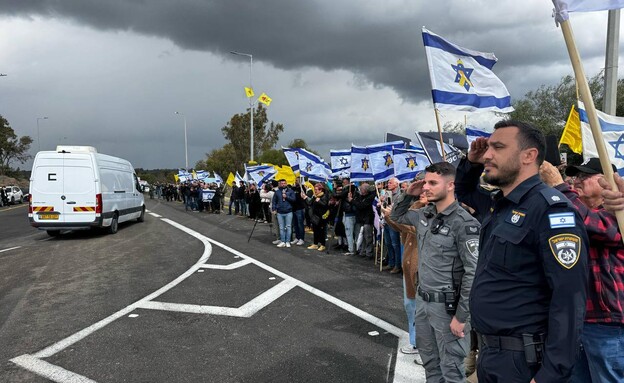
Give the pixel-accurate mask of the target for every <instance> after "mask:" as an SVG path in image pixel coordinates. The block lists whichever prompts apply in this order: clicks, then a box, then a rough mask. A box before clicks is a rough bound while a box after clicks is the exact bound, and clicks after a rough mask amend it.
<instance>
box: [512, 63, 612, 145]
mask: <svg viewBox="0 0 624 383" xmlns="http://www.w3.org/2000/svg"><path fill="white" fill-rule="evenodd" d="M603 79H604V76H603V73H602V72H601V73H598V74H597V75H595V76H594V77H592V78H591V79H590V80H589V88H590V90H591V92H592V97H593V99H594V103H595V104H596V108H598V109H601V108H602V93H603V82H604V81H603ZM618 88H619V86H618ZM576 100H577V97H576V81H575V79H574V77H573V76H570V75H568V76H565V77H563V78H562V79H561V81H560V82H559V84H557V85H551V86H546V85H541V86H540V87H539V88H538V89H537V90H532V91H529V92H528V93H527V94H525V95H524V97H523V98H522V99H520V100H518V101H516V102H514V103H513V106H514V109H515V110H514V111H513V112H511V114H510V118H512V119H514V120H520V121H526V122H529V123H532V124H533V125H535V126H536V127H538V128H539V129H541V130H542V132H544V134H545V135H550V134H553V135H556V136H557V137H560V136H561V133H562V132H563V127H564V126H565V123H566V121H567V119H568V114H569V113H570V108H571V107H572V105H576Z"/></svg>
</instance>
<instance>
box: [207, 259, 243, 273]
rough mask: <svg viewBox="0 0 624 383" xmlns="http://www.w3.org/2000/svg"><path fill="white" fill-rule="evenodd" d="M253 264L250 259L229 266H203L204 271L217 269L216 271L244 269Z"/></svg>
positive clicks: (208, 264)
mask: <svg viewBox="0 0 624 383" xmlns="http://www.w3.org/2000/svg"><path fill="white" fill-rule="evenodd" d="M250 263H251V262H250V261H249V260H248V259H243V260H242V261H238V262H234V263H230V264H229V265H214V264H210V263H206V264H205V265H201V267H203V268H204V269H215V270H234V269H238V268H239V267H243V266H245V265H248V264H250Z"/></svg>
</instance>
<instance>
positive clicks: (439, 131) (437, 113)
mask: <svg viewBox="0 0 624 383" xmlns="http://www.w3.org/2000/svg"><path fill="white" fill-rule="evenodd" d="M433 110H435V117H436V123H437V124H438V133H440V150H442V159H443V160H444V161H446V153H445V152H444V140H443V139H442V127H441V126H440V112H438V108H433Z"/></svg>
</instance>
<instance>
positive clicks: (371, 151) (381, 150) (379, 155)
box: [366, 141, 405, 182]
mask: <svg viewBox="0 0 624 383" xmlns="http://www.w3.org/2000/svg"><path fill="white" fill-rule="evenodd" d="M404 147H405V143H404V142H403V141H393V142H384V143H383V144H376V145H370V146H367V147H366V148H367V149H368V156H369V158H370V164H371V168H372V169H373V178H374V179H375V182H384V181H387V180H389V179H390V178H392V177H394V159H393V158H392V150H393V149H394V148H404Z"/></svg>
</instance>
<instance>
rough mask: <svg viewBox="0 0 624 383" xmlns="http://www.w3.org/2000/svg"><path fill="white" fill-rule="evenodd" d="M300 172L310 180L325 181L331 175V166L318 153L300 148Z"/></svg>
mask: <svg viewBox="0 0 624 383" xmlns="http://www.w3.org/2000/svg"><path fill="white" fill-rule="evenodd" d="M299 173H300V174H301V175H302V176H303V177H308V179H309V180H312V181H318V182H325V181H327V179H328V178H330V177H331V168H330V167H329V165H328V164H327V163H326V162H325V160H323V159H322V158H321V157H319V156H317V155H316V154H314V153H312V152H309V151H307V150H305V149H299Z"/></svg>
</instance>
